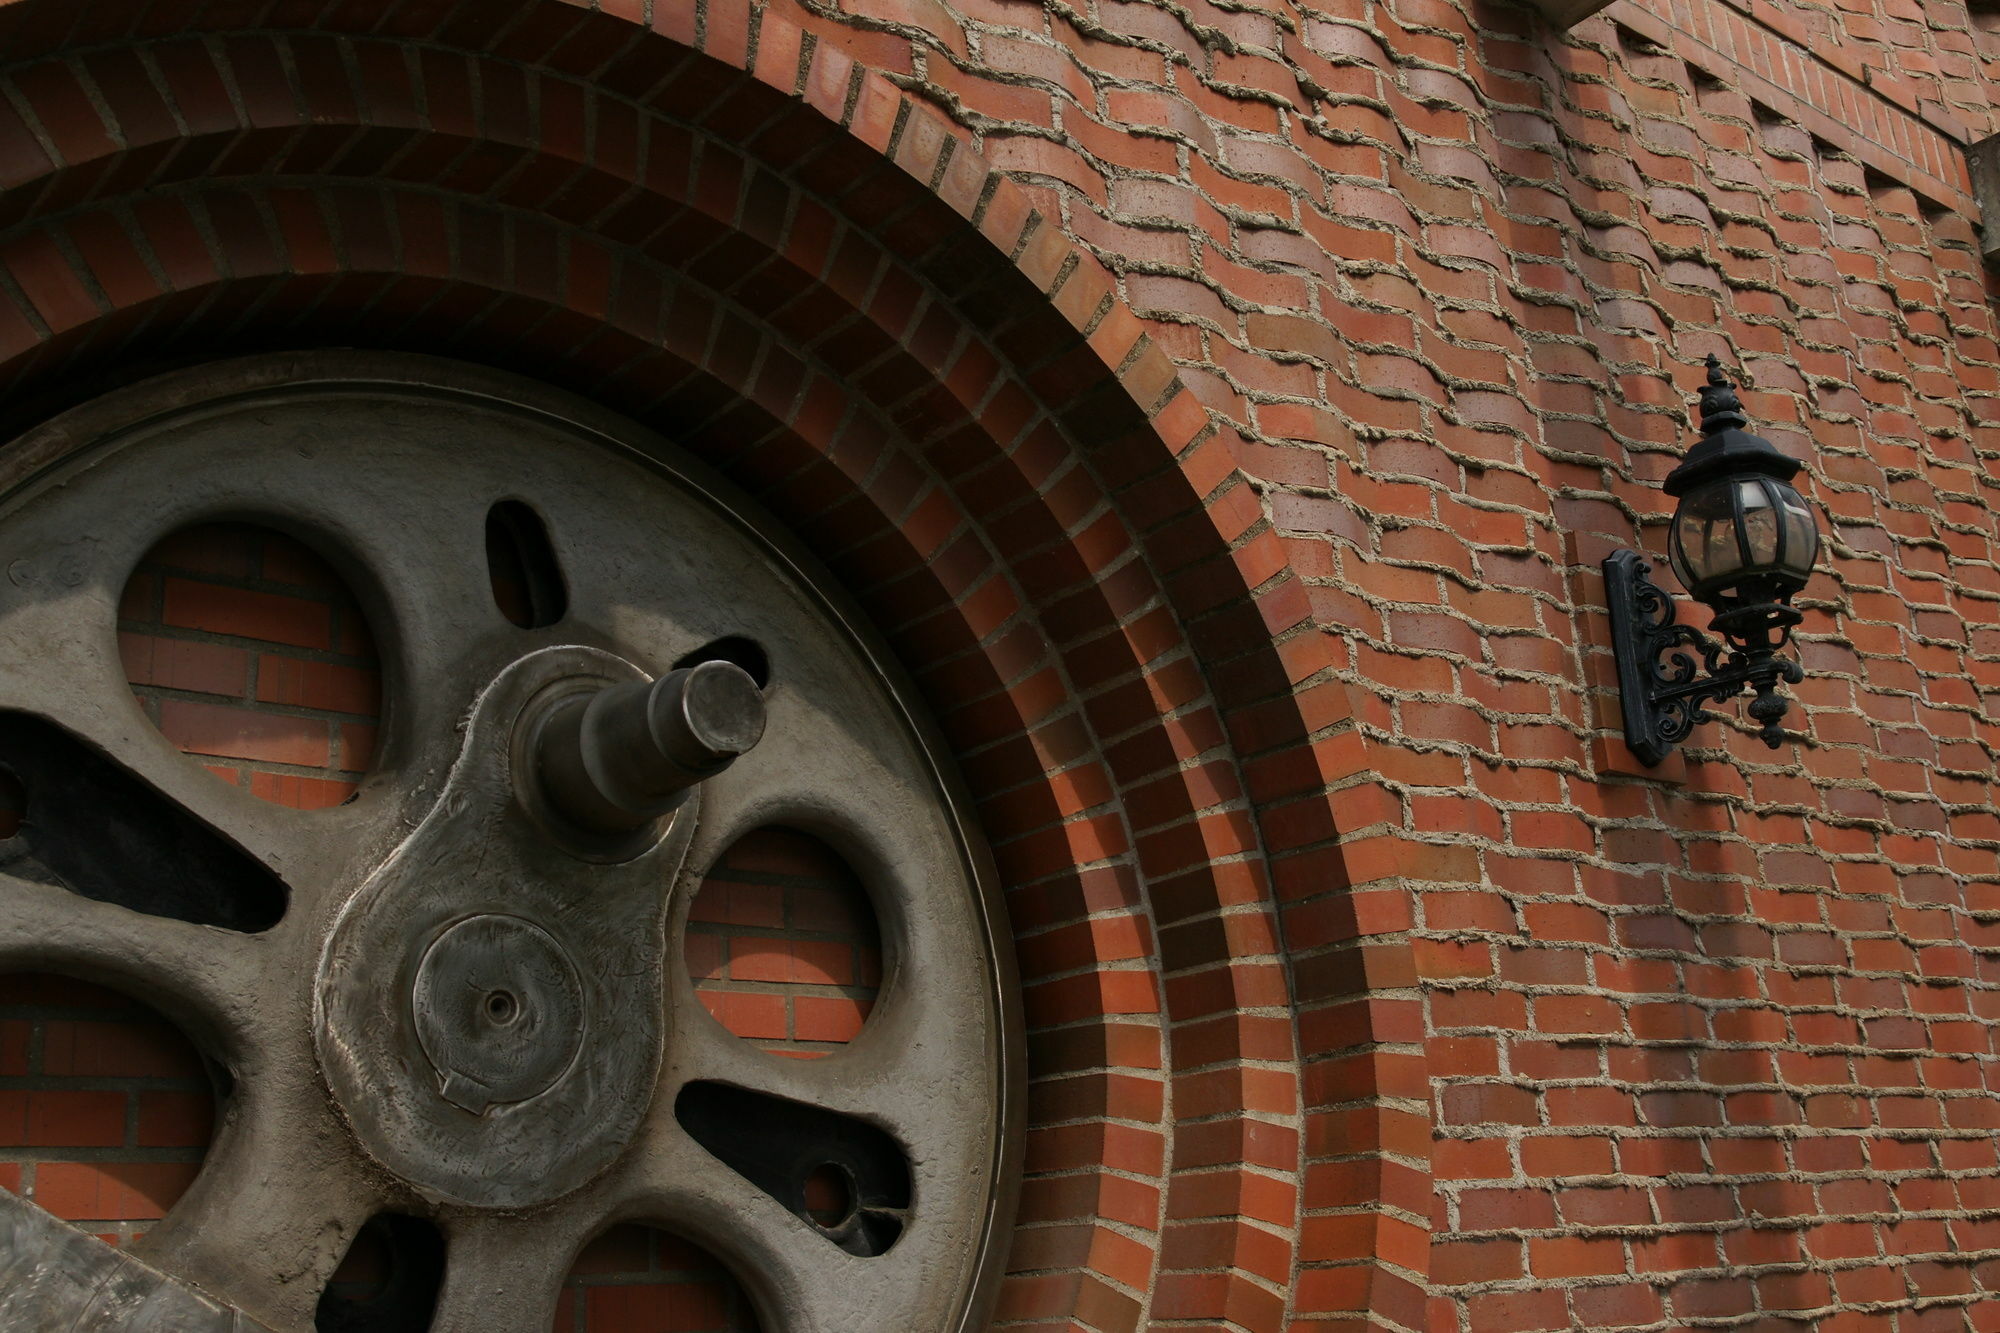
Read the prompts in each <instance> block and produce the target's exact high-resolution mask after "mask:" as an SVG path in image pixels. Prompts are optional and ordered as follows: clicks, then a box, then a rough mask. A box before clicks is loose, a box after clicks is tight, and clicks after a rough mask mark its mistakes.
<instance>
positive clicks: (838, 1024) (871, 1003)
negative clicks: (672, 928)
mask: <svg viewBox="0 0 2000 1333" xmlns="http://www.w3.org/2000/svg"><path fill="white" fill-rule="evenodd" d="M681 944H682V950H683V953H684V956H685V957H686V960H687V969H688V976H689V977H690V978H691V979H692V980H693V982H694V988H695V993H696V995H697V996H698V997H699V998H700V1000H701V1002H702V1004H703V1006H704V1007H706V1008H707V1010H708V1011H709V1013H711V1014H713V1015H715V1017H716V1019H717V1021H719V1022H720V1023H721V1024H722V1025H723V1026H724V1027H726V1028H728V1029H729V1030H730V1031H731V1032H733V1033H735V1034H736V1035H737V1036H739V1037H741V1038H743V1039H744V1040H745V1041H748V1042H750V1043H751V1044H753V1045H755V1046H758V1047H761V1048H762V1049H764V1050H766V1051H770V1052H772V1053H773V1054H776V1055H787V1056H793V1057H796V1058H800V1059H814V1058H818V1057H820V1056H826V1055H831V1054H833V1053H834V1052H835V1051H838V1050H839V1049H840V1048H841V1047H842V1046H845V1045H846V1044H847V1043H848V1042H850V1041H852V1040H854V1038H855V1037H857V1036H859V1035H860V1033H861V1029H862V1026H863V1025H864V1024H865V1023H866V1022H867V1021H868V1015H869V1013H870V1012H871V1011H872V1010H873V1009H874V1007H875V999H876V996H877V995H878V994H879V992H880V990H881V985H882V938H881V933H880V930H879V928H878V927H877V925H876V921H875V910H874V907H873V906H872V905H871V904H870V902H869V901H868V894H867V891H866V890H865V889H864V888H863V887H862V885H861V881H860V879H859V878H858V877H857V876H856V875H855V873H854V871H853V870H852V869H850V868H849V867H848V865H847V863H846V862H845V861H843V860H842V859H841V858H840V856H839V855H838V854H837V853H836V852H834V850H833V849H832V848H831V847H828V846H827V845H826V844H825V843H823V842H821V841H820V840H819V839H817V838H814V837H812V836H810V835H809V834H805V833H801V832H799V831H797V830H796V829H788V828H778V827H769V828H760V829H756V830H754V831H752V832H750V833H748V834H745V835H744V836H743V837H742V838H739V839H738V840H737V841H736V843H735V844H734V845H733V846H731V847H730V848H729V850H728V851H726V852H724V853H723V855H722V857H721V859H720V860H718V861H717V862H716V863H715V865H714V866H713V867H712V868H711V869H710V870H709V872H708V875H707V876H706V877H705V878H704V879H703V880H702V884H701V890H700V892H698V893H697V894H696V895H695V900H694V902H693V904H692V905H691V906H690V907H689V909H688V921H687V929H686V932H685V934H684V935H683V936H682V939H681Z"/></svg>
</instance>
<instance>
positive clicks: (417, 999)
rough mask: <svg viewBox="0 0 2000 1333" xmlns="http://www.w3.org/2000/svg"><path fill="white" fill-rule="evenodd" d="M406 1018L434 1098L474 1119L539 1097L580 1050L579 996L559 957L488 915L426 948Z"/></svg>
mask: <svg viewBox="0 0 2000 1333" xmlns="http://www.w3.org/2000/svg"><path fill="white" fill-rule="evenodd" d="M410 1014H411V1018H412V1025H413V1026H414V1027H415V1028H416V1032H417V1041H418V1043H419V1044H421V1045H422V1047H423V1049H424V1054H425V1055H426V1056H428V1057H429V1058H430V1062H431V1070H432V1072H434V1073H435V1074H436V1075H437V1078H438V1094H439V1095H440V1096H442V1097H443V1098H444V1099H445V1100H446V1101H448V1102H450V1103H451V1104H452V1105H454V1106H456V1107H458V1108H459V1109H461V1110H465V1111H470V1112H471V1113H472V1114H474V1115H484V1114H485V1113H486V1109H487V1108H488V1107H489V1106H495V1105H500V1106H505V1105H511V1104H512V1103H514V1102H524V1101H527V1100H528V1099H529V1098H531V1097H536V1096H539V1095H540V1094H542V1093H544V1092H547V1091H548V1090H549V1088H550V1087H551V1086H552V1085H553V1084H554V1083H555V1082H556V1080H557V1079H559V1078H561V1077H562V1076H563V1075H564V1074H566V1073H568V1072H569V1068H570V1066H571V1065H572V1064H574V1063H575V1062H576V1053H577V1050H578V1048H579V1047H581V1046H582V1045H583V1034H584V1022H583V987H582V986H581V985H580V984H579V983H578V981H577V976H576V965H575V964H574V963H573V962H572V961H571V959H570V955H569V952H568V951H567V950H565V949H564V948H563V947H562V945H560V944H558V943H557V942H556V940H555V937H554V936H552V935H550V934H549V933H548V932H547V931H546V930H543V929H542V928H541V927H540V926H538V925H536V924H535V923H534V922H532V921H526V920H523V919H522V918H520V917H518V916H506V915H504V914H502V913H498V912H488V913H485V914H483V915H480V916H472V917H467V918H466V919H465V920H463V921H459V922H457V923H455V924H453V925H450V926H447V927H445V929H444V931H443V932H442V933H441V934H439V935H438V936H437V937H436V938H435V939H433V940H432V941H431V945H430V947H429V948H428V949H426V950H424V956H423V961H421V962H419V963H418V964H417V979H416V983H415V985H413V986H412V987H411V988H410Z"/></svg>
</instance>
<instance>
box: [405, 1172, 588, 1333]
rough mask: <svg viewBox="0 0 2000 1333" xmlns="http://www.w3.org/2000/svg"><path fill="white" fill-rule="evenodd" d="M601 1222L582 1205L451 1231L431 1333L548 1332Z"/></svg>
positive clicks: (489, 1217) (464, 1223)
mask: <svg viewBox="0 0 2000 1333" xmlns="http://www.w3.org/2000/svg"><path fill="white" fill-rule="evenodd" d="M597 1220H598V1218H597V1216H596V1214H595V1210H594V1209H592V1208H591V1207H589V1206H588V1205H587V1204H584V1203H582V1202H573V1203H571V1204H569V1205H567V1206H565V1205H560V1204H559V1205H557V1206H556V1207H555V1208H552V1209H548V1210H545V1211H543V1212H540V1213H537V1214H536V1215H535V1216H533V1217H532V1218H521V1217H509V1216H504V1215H498V1214H481V1215H475V1216H471V1217H467V1218H464V1219H463V1220H461V1221H459V1222H456V1223H454V1224H453V1225H452V1227H451V1228H450V1240H449V1249H448V1250H447V1251H446V1265H445V1279H444V1290H443V1291H442V1292H441V1293H440V1294H439V1297H438V1309H437V1314H436V1315H435V1316H434V1317H433V1318H432V1320H431V1333H547V1330H548V1328H549V1326H550V1325H551V1324H553V1323H554V1322H555V1314H556V1302H557V1300H558V1299H559V1298H560V1297H561V1294H562V1280H563V1278H564V1277H565V1276H566V1275H567V1274H568V1273H569V1267H570V1264H571V1262H572V1261H574V1260H575V1258H576V1254H577V1251H579V1250H580V1249H582V1248H583V1243H584V1241H586V1240H587V1239H589V1236H590V1232H591V1228H592V1225H593V1224H594V1223H595V1222H596V1221H597Z"/></svg>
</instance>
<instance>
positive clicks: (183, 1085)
mask: <svg viewBox="0 0 2000 1333" xmlns="http://www.w3.org/2000/svg"><path fill="white" fill-rule="evenodd" d="M212 1071H214V1066H211V1065H210V1064H208V1062H207V1061H205V1060H203V1059H202V1057H201V1054H200V1053H199V1052H198V1051H196V1049H195V1047H194V1045H193V1044H192V1043H191V1042H189V1041H188V1039H187V1038H186V1037H185V1036H184V1035H182V1033H181V1032H180V1030H179V1029H178V1028H176V1027H174V1026H173V1025H172V1024H171V1023H169V1022H167V1021H166V1020H165V1019H164V1018H162V1017H161V1016H160V1015H159V1014H158V1013H156V1012H155V1011H154V1010H152V1009H151V1008H150V1007H148V1006H147V1005H145V1004H142V1003H140V1002H139V1001H137V1000H135V999H132V998H130V997H129V996H126V995H122V994H120V993H118V992H117V991H114V990H110V989H107V988H105V987H102V986H95V985H91V984H89V983H88V982H83V981H76V980H73V979H71V978H69V977H60V976H54V975H50V974H47V973H17V974H14V975H12V976H6V977H0V1079H5V1080H7V1082H6V1083H5V1084H4V1085H0V1086H5V1087H8V1088H11V1089H14V1090H13V1091H8V1092H0V1099H6V1100H12V1101H13V1102H14V1103H15V1108H16V1109H15V1110H14V1111H13V1112H12V1113H10V1114H7V1115H4V1116H0V1185H4V1186H5V1187H6V1188H8V1189H10V1190H12V1191H14V1192H15V1193H16V1194H19V1195H22V1196H23V1197H26V1198H30V1199H33V1200H34V1201H35V1202H36V1203H38V1204H40V1205H41V1206H42V1207H43V1208H44V1209H46V1210H48V1211H49V1212H51V1213H54V1214H55V1215H56V1216H57V1217H61V1218H64V1219H66V1220H68V1221H70V1222H72V1223H74V1224H75V1225H77V1226H78V1227H81V1228H82V1229H83V1230H85V1231H88V1232H91V1233H92V1234H94V1235H97V1236H99V1237H102V1238H103V1239H104V1240H106V1241H109V1242H110V1243H112V1244H114V1245H124V1244H127V1243H129V1242H131V1241H132V1240H134V1239H136V1238H137V1237H139V1236H141V1235H143V1234H144V1233H145V1232H146V1231H147V1229H148V1228H149V1227H150V1226H151V1225H152V1224H153V1223H154V1222H156V1221H158V1220H159V1219H160V1218H162V1217H164V1216H166V1213H167V1210H168V1209H170V1208H172V1207H173V1206H174V1203H175V1202H176V1201H177V1200H178V1199H179V1198H180V1197H181V1195H182V1194H183V1193H184V1192H186V1190H187V1187H188V1186H189V1185H191V1184H193V1183H194V1178H195V1175H196V1173H197V1172H199V1171H200V1170H201V1162H202V1158H203V1156H204V1155H205V1154H206V1153H207V1151H208V1143H209V1138H210V1136H211V1134H212V1132H213V1128H214V1124H215V1111H216V1103H217V1100H218V1098H217V1095H216V1087H217V1079H216V1077H215V1075H214V1072H212Z"/></svg>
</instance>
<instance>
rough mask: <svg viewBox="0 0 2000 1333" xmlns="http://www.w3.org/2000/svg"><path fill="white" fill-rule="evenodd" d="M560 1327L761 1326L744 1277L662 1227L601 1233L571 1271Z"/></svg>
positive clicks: (566, 1331) (620, 1330)
mask: <svg viewBox="0 0 2000 1333" xmlns="http://www.w3.org/2000/svg"><path fill="white" fill-rule="evenodd" d="M555 1327H556V1330H557V1333H646V1331H647V1330H653V1329H658V1330H663V1331H664V1330H672V1331H673V1333H758V1324H757V1315H756V1312H755V1311H754V1310H752V1309H751V1307H750V1298H749V1296H748V1294H747V1293H746V1292H745V1291H744V1290H743V1286H742V1284H741V1283H739V1282H737V1280H736V1279H735V1278H734V1277H733V1276H732V1275H731V1274H730V1272H729V1270H728V1269H726V1268H725V1267H723V1265H722V1262H721V1261H720V1260H719V1259H717V1258H716V1257H715V1256H714V1255H713V1254H711V1253H709V1252H708V1251H707V1250H705V1249H703V1248H702V1247H701V1246H699V1245H696V1244H694V1243H693V1242H691V1241H687V1240H684V1239H682V1238H681V1237H679V1236H676V1235H674V1234H673V1233H672V1232H669V1231H663V1230H661V1229H659V1228H658V1227H649V1226H640V1225H638V1224H635V1223H629V1222H628V1223H625V1224H623V1225H620V1226H616V1227H613V1228H611V1229H610V1230H609V1231H606V1232H605V1233H603V1234H602V1235H600V1236H598V1237H596V1238H595V1239H593V1240H592V1241H591V1242H590V1243H589V1244H588V1245H586V1246H585V1247H584V1249H583V1252H582V1253H581V1254H579V1255H578V1256H577V1258H576V1262H575V1264H574V1265H572V1267H571V1268H570V1271H569V1275H568V1276H567V1277H566V1278H564V1279H563V1292H562V1303H561V1305H560V1306H559V1308H558V1310H557V1313H556V1324H555Z"/></svg>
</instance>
